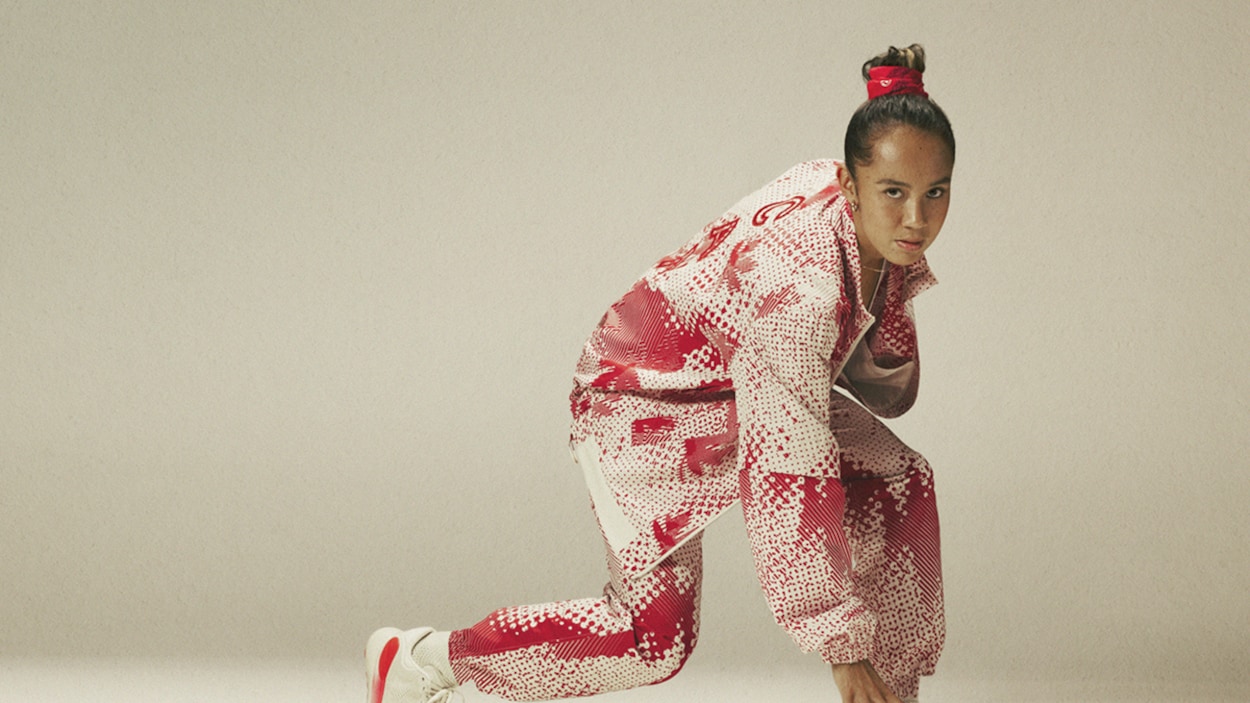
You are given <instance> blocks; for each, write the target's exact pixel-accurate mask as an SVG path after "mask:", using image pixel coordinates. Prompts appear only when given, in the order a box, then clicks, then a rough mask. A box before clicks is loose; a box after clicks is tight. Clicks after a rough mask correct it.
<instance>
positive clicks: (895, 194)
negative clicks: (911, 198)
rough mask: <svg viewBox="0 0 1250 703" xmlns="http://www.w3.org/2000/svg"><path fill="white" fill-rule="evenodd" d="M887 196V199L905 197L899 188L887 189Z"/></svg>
mask: <svg viewBox="0 0 1250 703" xmlns="http://www.w3.org/2000/svg"><path fill="white" fill-rule="evenodd" d="M885 196H886V197H887V198H901V197H903V191H902V190H900V189H898V188H886V189H885Z"/></svg>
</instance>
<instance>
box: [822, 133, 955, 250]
mask: <svg viewBox="0 0 1250 703" xmlns="http://www.w3.org/2000/svg"><path fill="white" fill-rule="evenodd" d="M954 165H955V164H954V160H953V158H952V157H951V153H950V150H949V149H948V148H947V147H946V144H945V143H944V142H943V141H942V140H941V138H939V137H937V136H935V135H933V134H930V133H929V132H925V131H923V130H919V129H916V128H915V127H911V126H909V125H900V126H897V127H894V128H893V129H891V130H890V131H888V132H886V133H885V134H883V135H881V137H880V138H878V139H877V142H876V143H875V144H873V147H872V163H870V164H861V165H858V166H856V176H855V178H851V174H850V171H849V170H847V168H846V167H845V166H842V167H840V168H839V170H838V181H839V183H840V184H841V186H842V192H843V193H845V194H846V197H847V199H848V200H850V202H851V203H852V204H858V205H859V209H858V210H855V209H852V211H851V217H852V218H853V219H854V221H855V232H856V236H857V237H858V238H859V254H860V260H861V261H862V262H863V263H864V264H866V265H867V266H870V267H872V268H881V266H882V265H883V263H882V259H884V260H886V261H889V262H890V263H892V264H895V265H898V266H906V265H908V264H913V263H915V262H916V261H917V260H919V259H920V257H921V255H922V254H924V252H925V250H926V249H928V248H929V245H930V244H932V243H933V240H934V239H937V236H938V232H939V231H941V229H942V223H943V222H945V221H946V210H947V208H948V207H950V186H951V170H952V169H953V168H954Z"/></svg>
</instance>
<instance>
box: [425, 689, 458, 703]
mask: <svg viewBox="0 0 1250 703" xmlns="http://www.w3.org/2000/svg"><path fill="white" fill-rule="evenodd" d="M426 695H427V696H428V697H427V698H426V699H425V700H426V703H452V702H453V701H460V703H464V696H463V695H462V694H461V693H460V689H459V688H455V687H453V688H439V689H434V688H427V689H426Z"/></svg>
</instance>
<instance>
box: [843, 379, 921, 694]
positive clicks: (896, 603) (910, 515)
mask: <svg viewBox="0 0 1250 703" xmlns="http://www.w3.org/2000/svg"><path fill="white" fill-rule="evenodd" d="M831 424H832V426H833V429H834V432H835V434H836V436H837V438H838V445H839V448H840V470H841V476H842V482H843V485H844V487H845V493H846V504H845V510H844V513H843V528H844V531H845V533H846V537H847V540H848V541H849V542H850V545H851V554H852V561H853V564H854V566H853V576H852V581H853V587H854V590H855V593H856V595H857V596H858V597H859V598H860V599H861V600H862V601H863V602H864V604H865V605H866V606H867V607H869V608H870V609H872V610H873V611H874V612H876V614H877V629H876V633H875V641H874V652H873V655H872V657H871V660H872V664H873V667H874V668H875V669H876V670H877V672H878V673H879V674H881V677H882V679H883V680H884V681H885V682H886V683H887V684H888V685H889V686H890V688H891V689H892V690H893V691H894V693H895V694H896V695H898V696H899V697H901V698H909V697H914V696H916V695H917V694H918V690H919V681H920V676H922V675H927V674H931V673H933V670H934V667H935V666H936V664H937V660H938V657H939V655H940V654H941V650H942V644H943V641H944V639H945V616H944V611H943V600H942V566H941V549H940V539H939V529H938V514H937V502H936V496H935V494H934V490H933V472H932V470H931V469H930V467H929V464H928V462H927V461H926V460H925V459H924V457H922V456H921V455H920V454H918V453H916V452H915V451H913V450H912V449H910V448H909V447H907V446H906V445H905V444H903V443H902V442H901V441H900V440H899V439H898V438H897V437H896V436H895V435H894V433H892V432H891V431H890V430H889V429H887V428H886V427H885V425H883V424H882V423H881V422H880V421H879V420H878V419H877V418H875V417H873V416H872V415H871V414H870V413H869V412H868V411H866V410H864V409H863V408H862V407H861V406H859V405H858V404H856V403H854V402H852V401H851V400H849V399H845V398H842V397H841V396H838V397H837V398H835V400H834V404H833V420H832V423H831Z"/></svg>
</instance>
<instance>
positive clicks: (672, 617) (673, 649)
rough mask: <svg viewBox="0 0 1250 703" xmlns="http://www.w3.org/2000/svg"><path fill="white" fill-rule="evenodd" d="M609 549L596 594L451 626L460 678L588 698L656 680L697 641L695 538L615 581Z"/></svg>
mask: <svg viewBox="0 0 1250 703" xmlns="http://www.w3.org/2000/svg"><path fill="white" fill-rule="evenodd" d="M617 563H618V561H617V559H615V558H614V557H613V555H612V553H611V549H609V555H608V565H609V572H610V577H611V580H610V581H609V582H608V584H607V586H605V588H604V594H603V596H602V597H600V598H584V599H580V600H569V601H559V602H555V603H545V604H541V605H527V606H517V607H510V608H502V609H500V610H497V611H495V612H494V613H491V614H490V615H489V616H487V617H486V618H485V619H484V620H482V621H481V622H479V623H478V624H476V625H474V626H472V627H470V628H467V629H464V630H456V631H454V632H452V633H451V641H450V646H449V650H450V656H451V666H452V671H453V672H455V675H456V679H457V680H458V681H460V682H461V683H467V682H468V681H473V682H474V684H475V685H476V686H477V688H478V689H479V690H481V691H484V692H487V693H491V694H494V695H498V696H502V697H504V698H507V699H509V700H516V701H529V700H547V699H552V698H569V697H573V696H589V695H593V694H597V693H605V692H608V691H616V690H620V689H625V688H633V687H637V686H643V685H647V684H652V683H659V682H661V681H664V680H666V679H668V678H670V677H671V676H673V675H674V674H676V673H677V671H678V670H680V669H681V667H682V666H683V665H684V664H685V662H686V660H687V659H688V658H689V656H690V653H691V651H692V650H693V649H694V646H695V642H696V640H697V638H698V628H699V623H698V612H699V594H700V591H699V588H700V585H701V580H702V571H703V562H702V543H701V539H700V538H699V537H695V538H693V539H691V540H690V541H689V542H687V543H686V544H685V545H683V546H682V547H681V548H680V549H678V550H677V551H675V552H674V553H673V554H671V555H669V557H668V558H667V559H665V560H664V561H663V562H662V563H661V564H660V565H659V566H657V567H656V568H655V569H654V570H652V571H651V572H650V573H649V574H646V575H645V576H641V577H638V576H635V577H633V578H628V579H627V578H624V576H623V575H622V573H621V572H620V570H619V569H618V568H617V566H616V564H617Z"/></svg>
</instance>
